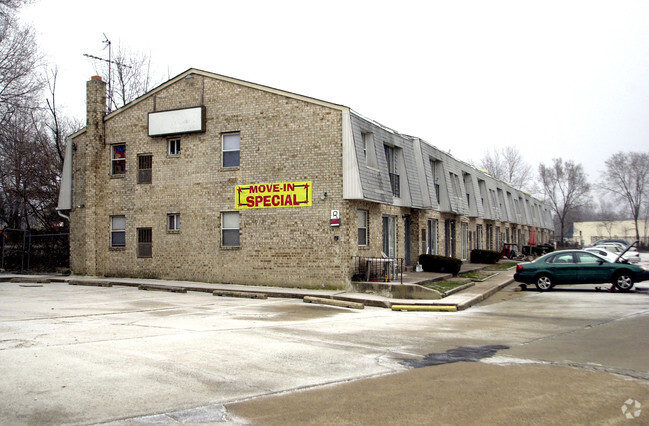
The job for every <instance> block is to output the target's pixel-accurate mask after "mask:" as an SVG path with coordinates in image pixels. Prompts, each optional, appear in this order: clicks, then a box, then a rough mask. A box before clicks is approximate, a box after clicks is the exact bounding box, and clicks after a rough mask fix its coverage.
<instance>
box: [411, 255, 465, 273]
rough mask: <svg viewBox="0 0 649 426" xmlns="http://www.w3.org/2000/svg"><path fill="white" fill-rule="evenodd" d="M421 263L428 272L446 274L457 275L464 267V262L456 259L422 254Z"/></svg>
mask: <svg viewBox="0 0 649 426" xmlns="http://www.w3.org/2000/svg"><path fill="white" fill-rule="evenodd" d="M419 263H420V264H421V266H422V268H423V269H424V271H426V272H445V273H450V274H453V275H457V274H458V273H459V272H460V268H461V267H462V261H461V260H460V259H456V258H454V257H446V256H437V255H434V254H422V255H420V256H419Z"/></svg>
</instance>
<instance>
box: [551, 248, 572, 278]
mask: <svg viewBox="0 0 649 426" xmlns="http://www.w3.org/2000/svg"><path fill="white" fill-rule="evenodd" d="M548 263H549V264H550V265H549V268H548V269H549V271H550V272H551V273H552V275H554V278H555V280H556V281H557V283H562V284H576V283H578V279H579V273H578V270H577V269H578V268H577V263H576V262H575V259H574V257H573V255H572V252H567V253H557V254H555V255H554V256H553V257H552V258H551V259H548Z"/></svg>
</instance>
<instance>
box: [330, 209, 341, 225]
mask: <svg viewBox="0 0 649 426" xmlns="http://www.w3.org/2000/svg"><path fill="white" fill-rule="evenodd" d="M329 226H340V211H338V210H332V211H331V220H330V221H329Z"/></svg>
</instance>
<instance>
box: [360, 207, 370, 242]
mask: <svg viewBox="0 0 649 426" xmlns="http://www.w3.org/2000/svg"><path fill="white" fill-rule="evenodd" d="M368 224H369V212H368V211H367V210H359V211H358V245H359V246H366V245H367V242H368V234H369V233H368V230H369V226H368Z"/></svg>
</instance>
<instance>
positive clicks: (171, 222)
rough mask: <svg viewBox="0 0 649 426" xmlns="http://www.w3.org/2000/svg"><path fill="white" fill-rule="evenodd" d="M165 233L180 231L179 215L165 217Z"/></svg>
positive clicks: (173, 214)
mask: <svg viewBox="0 0 649 426" xmlns="http://www.w3.org/2000/svg"><path fill="white" fill-rule="evenodd" d="M167 231H180V213H169V214H168V215H167Z"/></svg>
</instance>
